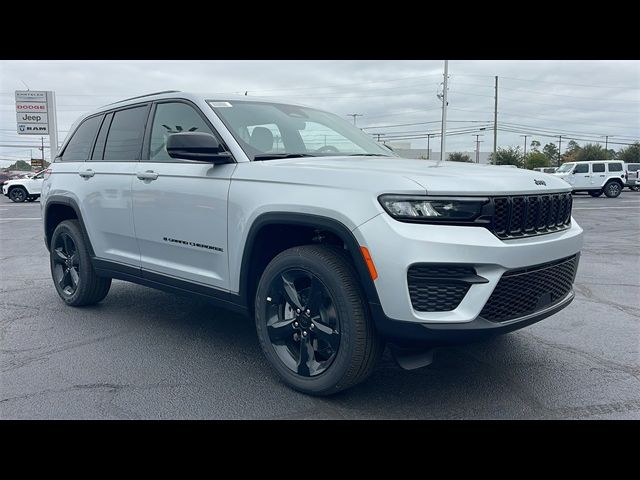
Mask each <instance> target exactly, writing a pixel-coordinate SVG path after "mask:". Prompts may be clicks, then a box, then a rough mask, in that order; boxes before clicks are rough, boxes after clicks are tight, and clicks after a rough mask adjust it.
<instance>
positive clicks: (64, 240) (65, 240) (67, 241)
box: [62, 235, 73, 257]
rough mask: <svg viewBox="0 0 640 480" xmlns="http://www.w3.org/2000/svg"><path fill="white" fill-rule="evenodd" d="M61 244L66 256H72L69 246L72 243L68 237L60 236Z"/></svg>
mask: <svg viewBox="0 0 640 480" xmlns="http://www.w3.org/2000/svg"><path fill="white" fill-rule="evenodd" d="M62 243H63V244H64V251H65V253H66V254H67V256H69V257H70V256H71V255H72V254H73V252H72V249H71V245H72V243H73V242H72V241H71V239H70V238H69V236H68V235H62Z"/></svg>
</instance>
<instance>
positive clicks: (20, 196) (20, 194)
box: [9, 187, 27, 203]
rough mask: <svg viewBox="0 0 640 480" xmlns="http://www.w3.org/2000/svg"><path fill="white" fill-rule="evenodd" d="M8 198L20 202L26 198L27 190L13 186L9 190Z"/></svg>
mask: <svg viewBox="0 0 640 480" xmlns="http://www.w3.org/2000/svg"><path fill="white" fill-rule="evenodd" d="M9 198H10V199H11V201H12V202H15V203H22V202H24V201H25V200H26V199H27V191H26V190H25V189H24V188H22V187H13V188H12V189H11V191H10V192H9Z"/></svg>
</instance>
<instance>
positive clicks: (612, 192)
mask: <svg viewBox="0 0 640 480" xmlns="http://www.w3.org/2000/svg"><path fill="white" fill-rule="evenodd" d="M603 190H604V194H605V195H606V196H607V197H609V198H616V197H619V196H620V194H621V193H622V185H620V184H619V183H618V182H616V181H613V182H609V183H607V184H606V185H605V186H604V189H603Z"/></svg>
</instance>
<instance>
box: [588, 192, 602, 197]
mask: <svg viewBox="0 0 640 480" xmlns="http://www.w3.org/2000/svg"><path fill="white" fill-rule="evenodd" d="M602 193H603V192H602V190H589V195H591V196H592V197H599V196H600V195H602Z"/></svg>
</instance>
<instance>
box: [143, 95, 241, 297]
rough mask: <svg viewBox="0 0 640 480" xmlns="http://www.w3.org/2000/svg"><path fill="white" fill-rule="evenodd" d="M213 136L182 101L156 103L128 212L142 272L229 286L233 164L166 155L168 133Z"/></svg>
mask: <svg viewBox="0 0 640 480" xmlns="http://www.w3.org/2000/svg"><path fill="white" fill-rule="evenodd" d="M194 131H196V132H205V133H211V134H215V132H214V131H213V127H212V126H211V125H210V124H209V122H208V121H207V120H206V118H205V117H204V115H203V114H202V112H200V111H199V109H198V108H197V107H196V106H194V105H192V104H190V103H188V102H185V101H177V100H173V101H166V102H159V103H157V104H156V105H155V108H154V112H153V113H152V120H151V123H150V133H149V134H148V136H149V139H148V142H147V143H148V145H147V148H145V154H144V159H143V161H141V162H140V163H139V164H138V169H137V171H136V178H134V181H133V213H134V224H135V231H136V237H137V239H138V245H139V247H140V254H141V257H140V260H141V265H142V269H143V274H146V275H147V276H150V275H149V274H151V275H153V274H154V273H156V274H163V275H168V276H171V277H174V278H177V279H180V280H187V281H190V282H197V283H201V284H204V285H206V286H212V287H216V288H221V289H228V288H229V264H228V259H227V195H228V192H229V185H230V181H231V180H230V179H231V174H232V173H233V170H234V169H235V163H233V164H226V165H213V164H211V163H206V162H196V161H190V160H180V159H174V158H171V157H170V156H169V155H168V153H167V151H166V149H165V145H166V138H167V135H169V134H171V133H178V132H194Z"/></svg>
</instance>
